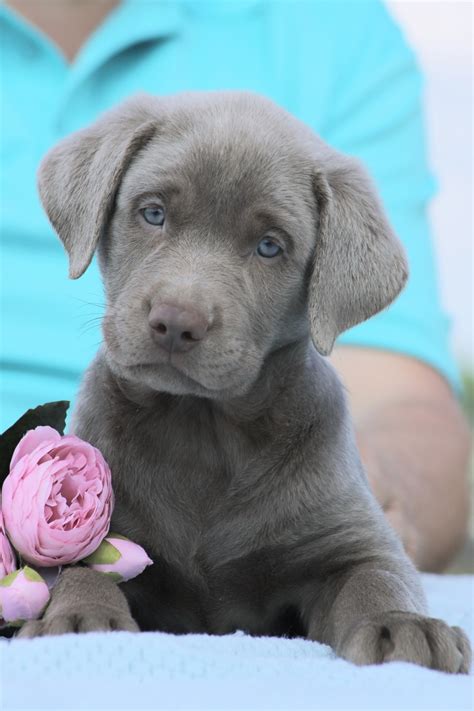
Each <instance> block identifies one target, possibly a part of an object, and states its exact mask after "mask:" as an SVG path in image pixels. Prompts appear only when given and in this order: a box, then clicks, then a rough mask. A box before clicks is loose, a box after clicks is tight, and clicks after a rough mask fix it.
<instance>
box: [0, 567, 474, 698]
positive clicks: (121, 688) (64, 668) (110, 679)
mask: <svg viewBox="0 0 474 711" xmlns="http://www.w3.org/2000/svg"><path fill="white" fill-rule="evenodd" d="M423 578H424V583H425V588H426V591H427V594H428V600H429V604H430V612H431V614H432V615H433V616H436V617H442V618H444V619H445V620H446V621H447V622H449V623H450V624H456V625H460V626H461V627H463V628H464V629H465V630H466V632H467V633H468V634H469V636H470V638H471V640H472V639H473V632H474V629H473V592H474V585H473V581H474V578H473V577H471V576H435V575H425V576H423ZM0 670H1V671H0V682H1V692H0V693H1V695H0V709H5V711H7V710H8V709H47V710H48V711H51V710H52V709H61V711H65V710H66V709H89V710H92V709H133V710H134V711H135V710H139V709H216V711H217V710H218V711H225V710H227V709H287V710H288V711H290V710H291V711H296V710H297V709H360V710H364V711H369V710H370V709H376V710H377V711H382V710H383V709H446V710H447V709H449V710H450V711H451V710H454V709H472V708H473V691H474V687H473V677H472V676H451V675H448V674H443V673H441V672H435V671H430V670H428V669H422V668H419V667H416V666H414V665H411V664H405V663H392V664H385V665H382V666H378V667H355V666H352V665H351V664H348V663H347V662H344V661H342V660H340V659H336V657H335V656H334V654H333V653H332V652H331V650H330V649H329V648H328V647H325V646H323V645H320V644H317V643H314V642H307V641H305V640H286V639H273V638H263V639H260V638H252V637H248V636H247V635H245V634H243V633H239V632H237V633H236V634H234V635H230V636H226V637H210V636H206V635H188V636H180V637H177V636H174V635H168V634H161V633H146V634H145V633H144V634H135V635H134V634H129V633H124V632H115V633H109V634H99V633H97V634H96V633H92V634H88V635H66V636H63V637H54V638H53V637H50V638H44V639H36V640H12V641H7V640H2V641H1V643H0Z"/></svg>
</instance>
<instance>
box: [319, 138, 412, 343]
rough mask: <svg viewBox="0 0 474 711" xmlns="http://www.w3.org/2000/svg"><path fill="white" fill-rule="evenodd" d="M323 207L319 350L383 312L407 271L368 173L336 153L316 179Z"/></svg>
mask: <svg viewBox="0 0 474 711" xmlns="http://www.w3.org/2000/svg"><path fill="white" fill-rule="evenodd" d="M313 186H314V192H315V195H316V201H317V206H318V231H317V236H316V248H315V257H314V259H315V261H314V267H313V274H312V277H311V281H310V285H309V317H310V323H311V335H312V338H313V342H314V345H315V347H316V349H317V350H318V351H319V353H321V354H322V355H328V354H329V353H330V352H331V350H332V347H333V345H334V341H335V339H336V337H337V336H338V335H339V334H340V333H342V331H345V330H346V329H347V328H350V327H351V326H354V325H355V324H357V323H360V322H361V321H365V319H367V318H369V316H372V315H373V314H375V313H377V312H378V311H380V310H382V309H383V308H385V307H386V306H388V304H390V303H391V301H393V299H394V298H395V297H396V296H397V294H398V293H399V292H400V291H401V289H402V288H403V286H404V284H405V282H406V279H407V276H408V267H407V261H406V258H405V254H404V251H403V248H402V246H401V244H400V242H399V241H398V239H397V238H396V237H395V235H394V233H393V232H392V229H391V227H390V225H389V224H388V222H387V219H386V217H385V215H384V212H383V208H382V206H381V204H380V202H379V200H378V197H377V195H376V193H375V189H374V187H373V186H372V184H371V182H370V180H369V178H368V176H367V174H366V173H365V171H364V170H363V169H362V167H361V166H360V165H359V164H358V163H357V162H356V161H354V160H353V159H349V158H346V157H345V156H341V155H340V154H338V153H336V152H334V154H333V155H331V157H330V159H329V160H325V161H324V162H322V163H320V165H319V167H318V169H317V171H316V173H315V175H314V178H313Z"/></svg>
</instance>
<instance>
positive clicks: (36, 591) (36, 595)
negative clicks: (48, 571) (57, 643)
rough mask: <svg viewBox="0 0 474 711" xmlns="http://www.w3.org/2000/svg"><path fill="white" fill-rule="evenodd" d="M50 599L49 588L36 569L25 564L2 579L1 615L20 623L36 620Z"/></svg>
mask: <svg viewBox="0 0 474 711" xmlns="http://www.w3.org/2000/svg"><path fill="white" fill-rule="evenodd" d="M48 601H49V590H48V586H47V585H46V583H45V581H44V580H43V578H42V577H41V575H39V574H38V573H37V572H36V570H32V569H31V568H28V566H25V567H24V568H21V570H15V572H13V573H10V575H7V576H6V577H5V578H3V579H2V580H0V617H1V618H3V619H4V620H5V622H10V623H14V624H20V623H21V622H23V621H24V620H36V619H38V617H39V616H40V615H41V613H42V612H43V610H44V608H45V607H46V605H47V603H48Z"/></svg>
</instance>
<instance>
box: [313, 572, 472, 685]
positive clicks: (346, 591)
mask: <svg viewBox="0 0 474 711" xmlns="http://www.w3.org/2000/svg"><path fill="white" fill-rule="evenodd" d="M412 582H414V581H411V580H409V579H408V580H407V576H405V575H399V574H397V573H394V572H390V571H388V570H381V569H374V568H372V567H368V566H364V565H361V566H356V567H355V568H354V569H353V570H352V571H351V572H350V573H348V574H347V575H346V576H344V582H343V583H342V586H341V581H340V580H339V582H338V583H336V584H335V583H334V582H333V583H332V584H331V585H330V587H331V586H332V588H333V590H332V592H333V595H331V590H330V589H327V590H326V591H325V593H326V594H325V597H326V599H327V600H328V608H327V613H328V614H327V617H326V616H325V615H324V613H323V615H321V610H319V612H318V613H316V610H315V612H314V614H313V615H312V617H311V619H310V624H309V635H308V636H309V637H310V638H311V639H319V640H321V639H323V641H326V642H327V643H328V644H330V645H331V646H332V648H333V649H334V650H335V651H336V652H337V654H339V655H340V656H341V657H343V658H344V659H347V660H348V661H351V662H353V663H355V664H360V665H362V664H381V663H382V662H388V661H406V662H412V663H414V664H420V665H421V666H425V667H429V668H431V669H439V670H441V671H445V672H451V673H464V674H466V673H468V671H469V667H470V663H471V649H470V644H469V641H468V639H467V637H466V635H465V634H464V632H463V631H462V630H461V629H460V628H459V627H450V626H449V625H447V624H446V623H445V622H443V621H442V620H437V619H433V618H430V617H426V616H425V615H424V614H423V607H424V606H423V603H422V602H421V599H422V598H421V599H420V596H419V592H418V589H417V588H418V585H417V583H416V582H415V585H414V586H413V585H412ZM331 599H332V602H331V603H329V600H331ZM324 617H325V620H324V619H323V618H324Z"/></svg>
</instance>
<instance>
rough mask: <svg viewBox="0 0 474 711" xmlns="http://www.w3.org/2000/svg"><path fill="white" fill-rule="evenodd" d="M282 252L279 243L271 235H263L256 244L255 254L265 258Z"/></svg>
mask: <svg viewBox="0 0 474 711" xmlns="http://www.w3.org/2000/svg"><path fill="white" fill-rule="evenodd" d="M282 252H283V250H282V248H281V247H280V245H279V244H278V243H277V242H275V240H274V239H272V238H271V237H264V238H263V239H261V240H260V242H259V243H258V245H257V254H258V255H260V257H265V259H273V257H278V255H279V254H281V253H282Z"/></svg>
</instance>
